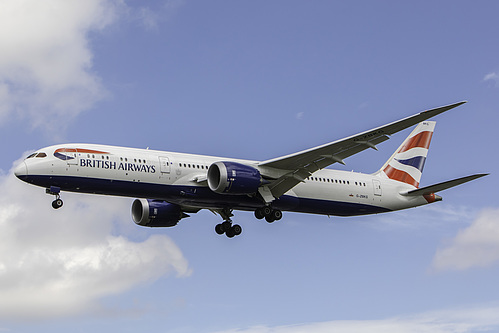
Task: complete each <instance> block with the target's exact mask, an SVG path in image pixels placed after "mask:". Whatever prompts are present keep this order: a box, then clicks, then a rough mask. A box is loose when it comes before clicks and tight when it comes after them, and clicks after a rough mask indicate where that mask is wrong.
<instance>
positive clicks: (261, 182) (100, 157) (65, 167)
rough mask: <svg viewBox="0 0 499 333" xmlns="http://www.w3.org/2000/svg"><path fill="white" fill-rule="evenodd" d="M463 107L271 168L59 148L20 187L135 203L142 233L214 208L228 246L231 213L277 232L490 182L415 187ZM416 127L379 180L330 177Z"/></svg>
mask: <svg viewBox="0 0 499 333" xmlns="http://www.w3.org/2000/svg"><path fill="white" fill-rule="evenodd" d="M464 103H466V101H463V102H459V103H455V104H450V105H446V106H442V107H438V108H435V109H431V110H427V111H423V112H420V113H417V114H415V115H413V116H410V117H406V118H403V119H401V120H398V121H395V122H392V123H389V124H386V125H384V126H380V127H376V128H374V129H371V130H368V131H365V132H361V133H358V134H355V135H353V136H349V137H347V138H344V139H341V140H337V141H333V142H330V143H327V144H323V145H320V146H317V147H314V148H311V149H307V150H303V151H300V152H297V153H294V154H290V155H286V156H282V157H278V158H273V159H270V160H266V161H253V160H243V159H234V158H222V157H214V156H203V155H194V154H183V153H175V152H167V151H157V150H149V149H136V148H126V147H115V146H106V145H96V144H61V145H55V146H51V147H46V148H42V149H39V150H38V151H36V152H35V153H33V154H31V155H29V156H28V157H27V158H26V159H24V160H23V162H21V163H20V164H19V165H18V166H17V167H16V168H15V170H14V174H15V175H16V176H17V177H18V178H19V179H21V180H22V181H24V182H27V183H30V184H33V185H37V186H41V187H44V188H45V189H46V193H48V194H50V195H54V196H55V200H54V201H53V202H52V207H53V208H55V209H59V208H61V207H62V205H63V201H62V199H61V197H60V193H61V191H69V192H81V193H92V194H100V195H112V196H124V197H132V198H138V199H135V200H134V201H133V203H132V207H131V215H132V219H133V221H134V222H135V223H136V224H137V225H140V226H145V227H173V226H175V225H177V223H178V222H179V221H180V220H182V219H184V218H187V217H189V215H188V214H189V213H197V212H198V211H199V210H201V209H209V210H211V211H212V212H214V213H215V214H218V215H220V217H221V218H222V219H223V222H222V223H219V224H217V225H216V226H215V232H216V233H217V234H219V235H222V234H225V235H226V236H227V237H229V238H232V237H234V236H237V235H239V234H241V232H242V228H241V226H240V225H238V224H233V223H232V219H231V217H233V216H234V215H233V211H234V210H241V211H253V212H254V215H255V217H256V218H257V219H265V220H266V221H267V222H269V223H271V222H274V221H277V220H280V219H281V218H282V216H283V214H282V212H283V211H289V212H300V213H310V214H321V215H328V216H357V215H368V214H378V213H385V212H390V211H396V210H401V209H406V208H411V207H417V206H422V205H426V204H429V203H433V202H437V201H440V200H442V197H441V196H439V195H437V194H435V192H439V191H442V190H445V189H448V188H451V187H454V186H457V185H460V184H463V183H466V182H469V181H471V180H474V179H477V178H480V177H483V176H486V175H487V174H483V173H481V174H474V175H470V176H466V177H461V178H457V179H453V180H449V181H445V182H442V183H438V184H434V185H430V186H424V187H419V185H420V180H421V175H422V171H423V167H424V164H425V161H426V157H427V153H428V148H429V145H430V141H431V138H432V134H433V131H434V128H435V123H436V122H435V121H429V120H428V119H430V118H432V117H434V116H436V115H439V114H441V113H443V112H446V111H448V110H451V109H453V108H455V107H457V106H460V105H462V104H464ZM416 124H417V126H416V127H415V129H414V130H413V131H412V133H411V134H410V135H409V136H408V137H407V138H406V139H405V141H404V142H403V143H402V144H401V145H400V147H399V148H398V149H397V150H396V151H395V152H394V153H393V155H392V156H391V157H390V158H389V159H388V160H387V162H386V163H385V164H384V165H383V166H382V167H381V168H380V169H379V170H378V171H377V172H375V173H373V174H364V173H357V172H353V171H352V172H347V171H341V170H333V169H326V167H328V166H330V165H332V164H335V163H339V164H345V162H344V159H346V158H347V157H349V156H352V155H354V154H357V153H360V152H361V151H364V150H366V149H375V150H377V145H379V144H380V143H382V142H384V141H386V140H388V139H389V137H390V136H391V135H393V134H395V133H397V132H399V131H402V130H404V129H406V128H409V127H412V126H414V125H416Z"/></svg>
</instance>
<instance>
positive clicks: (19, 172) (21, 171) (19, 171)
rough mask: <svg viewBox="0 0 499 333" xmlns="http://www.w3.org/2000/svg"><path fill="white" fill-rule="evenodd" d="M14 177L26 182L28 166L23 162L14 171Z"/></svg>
mask: <svg viewBox="0 0 499 333" xmlns="http://www.w3.org/2000/svg"><path fill="white" fill-rule="evenodd" d="M14 175H16V177H17V178H19V179H21V180H24V179H25V178H26V177H27V176H28V166H27V165H26V162H24V161H23V162H22V163H20V164H19V165H18V166H17V167H16V168H15V169H14Z"/></svg>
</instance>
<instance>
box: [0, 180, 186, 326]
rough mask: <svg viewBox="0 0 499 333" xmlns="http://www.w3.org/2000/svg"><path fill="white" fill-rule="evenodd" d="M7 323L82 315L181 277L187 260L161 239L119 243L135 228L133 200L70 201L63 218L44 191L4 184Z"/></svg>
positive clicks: (1, 231) (1, 312) (2, 271)
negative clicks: (121, 226)
mask: <svg viewBox="0 0 499 333" xmlns="http://www.w3.org/2000/svg"><path fill="white" fill-rule="evenodd" d="M0 193H1V194H0V318H2V319H37V318H50V317H57V316H67V315H74V314H81V313H85V312H87V311H91V309H92V308H95V307H96V306H99V299H101V298H102V297H104V296H109V295H113V294H119V293H122V292H124V291H126V290H129V289H131V288H133V287H134V286H137V285H139V284H141V283H144V282H147V281H153V280H155V279H158V278H160V277H162V276H166V275H169V274H172V273H173V274H175V275H176V276H188V275H189V274H190V269H189V267H188V263H187V260H186V259H185V258H184V256H183V255H182V252H181V251H180V249H179V248H178V247H177V246H176V245H175V244H174V242H173V241H172V240H171V239H170V238H168V237H166V236H161V235H152V236H150V237H149V238H147V239H145V240H143V241H134V240H131V239H128V238H127V237H125V236H123V235H120V236H117V235H113V231H114V226H115V224H116V223H120V222H121V223H127V224H128V223H133V222H131V219H130V213H129V211H130V200H129V199H122V198H112V197H106V198H105V200H103V198H102V197H98V196H86V195H77V194H69V193H64V198H65V199H66V200H65V204H64V207H62V208H61V209H60V210H57V211H55V210H53V209H52V208H51V205H50V203H51V201H52V200H53V198H52V197H51V196H48V195H45V194H44V190H43V189H41V188H37V187H33V186H30V185H27V184H24V183H22V182H21V181H19V180H17V179H16V178H15V177H14V176H13V175H12V173H10V174H9V175H7V176H1V177H0Z"/></svg>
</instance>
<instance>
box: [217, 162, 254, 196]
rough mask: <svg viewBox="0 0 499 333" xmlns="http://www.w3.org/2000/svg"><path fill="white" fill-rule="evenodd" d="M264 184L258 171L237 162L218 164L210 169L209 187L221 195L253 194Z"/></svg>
mask: <svg viewBox="0 0 499 333" xmlns="http://www.w3.org/2000/svg"><path fill="white" fill-rule="evenodd" d="M261 184H262V176H261V175H260V171H258V170H257V169H255V168H253V167H251V166H248V165H244V164H241V163H236V162H216V163H213V164H212V165H210V168H209V169H208V186H209V188H210V189H211V190H212V191H213V192H216V193H220V194H252V193H255V192H256V191H258V187H259V186H260V185H261Z"/></svg>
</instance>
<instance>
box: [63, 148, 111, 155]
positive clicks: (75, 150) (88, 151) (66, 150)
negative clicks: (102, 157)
mask: <svg viewBox="0 0 499 333" xmlns="http://www.w3.org/2000/svg"><path fill="white" fill-rule="evenodd" d="M54 153H86V154H109V153H107V152H105V151H99V150H92V149H82V148H59V149H57V150H56V151H55V152H54Z"/></svg>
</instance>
